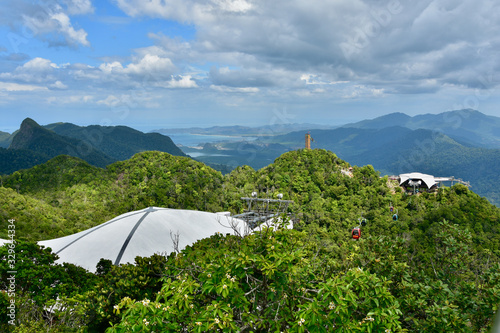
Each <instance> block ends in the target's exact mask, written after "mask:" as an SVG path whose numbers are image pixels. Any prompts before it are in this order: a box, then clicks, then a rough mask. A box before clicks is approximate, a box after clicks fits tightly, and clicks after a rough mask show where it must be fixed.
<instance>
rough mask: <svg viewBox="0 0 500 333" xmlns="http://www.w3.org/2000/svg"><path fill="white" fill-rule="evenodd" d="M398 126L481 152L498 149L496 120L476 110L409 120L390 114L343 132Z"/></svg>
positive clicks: (499, 135) (498, 124)
mask: <svg viewBox="0 0 500 333" xmlns="http://www.w3.org/2000/svg"><path fill="white" fill-rule="evenodd" d="M393 126H401V127H405V128H408V129H411V130H417V129H427V130H432V131H435V132H439V133H443V134H446V135H448V136H449V137H451V138H453V139H454V140H456V141H457V142H460V143H462V144H466V145H472V146H477V147H483V148H500V118H499V117H494V116H488V115H485V114H483V113H481V112H479V111H477V110H472V109H463V110H456V111H448V112H443V113H440V114H423V115H417V116H414V117H410V116H408V115H406V114H404V113H391V114H388V115H385V116H382V117H378V118H375V119H371V120H363V121H360V122H357V123H353V124H348V125H344V126H343V127H344V128H362V129H384V128H388V127H393Z"/></svg>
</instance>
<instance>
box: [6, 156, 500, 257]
mask: <svg viewBox="0 0 500 333" xmlns="http://www.w3.org/2000/svg"><path fill="white" fill-rule="evenodd" d="M348 168H349V164H348V163H346V162H345V161H343V160H341V159H339V158H338V157H337V156H336V155H335V154H333V153H331V152H329V151H326V150H311V151H305V150H297V151H292V152H288V153H285V154H283V155H282V156H280V157H279V158H278V159H276V161H275V162H274V163H273V164H271V165H269V166H268V167H265V168H263V169H260V170H258V171H255V170H253V169H252V168H250V167H238V168H236V169H235V170H233V171H232V172H231V173H230V174H227V175H225V176H222V175H221V174H220V173H219V172H217V171H215V170H213V169H211V168H210V167H208V166H206V165H204V164H202V163H200V162H196V161H194V160H191V159H189V158H186V157H178V156H172V155H169V154H166V153H160V152H144V153H140V154H136V155H135V156H134V157H133V158H132V159H130V160H126V161H122V162H116V163H113V164H111V165H109V166H108V167H107V168H106V169H99V168H95V167H93V166H91V165H89V164H87V163H86V162H84V161H82V160H80V159H77V158H73V157H69V156H59V157H56V158H55V159H52V160H50V161H49V162H47V163H45V164H42V165H39V166H36V167H34V168H31V169H28V170H21V171H18V172H14V173H13V174H12V175H9V176H4V177H3V178H2V183H3V188H0V189H1V190H2V191H3V192H4V194H5V195H3V196H2V199H0V200H3V203H2V204H0V207H3V210H2V213H3V214H4V216H11V217H19V221H20V222H19V223H20V225H22V224H23V223H25V224H26V229H25V231H20V233H19V235H20V236H21V235H24V236H26V238H29V239H36V240H41V239H49V238H53V237H59V236H62V235H68V234H71V233H74V232H77V231H82V230H84V229H86V228H88V227H90V226H94V225H96V224H100V223H103V222H105V221H107V220H109V219H111V218H113V217H114V216H116V215H119V214H122V213H125V212H128V211H132V210H137V209H142V208H145V207H149V206H160V207H169V208H183V209H195V210H204V211H212V212H216V211H226V210H229V211H232V212H233V213H240V212H242V211H243V209H244V208H245V207H244V205H243V203H242V202H241V200H240V197H242V196H248V195H249V194H250V193H251V192H253V191H255V190H257V191H259V192H260V193H261V195H262V196H268V197H275V196H276V195H277V194H278V193H283V195H284V198H285V199H290V200H293V201H294V204H293V206H292V210H293V213H294V214H295V216H296V217H297V218H298V220H299V221H300V224H299V226H300V225H302V226H306V225H308V224H311V223H313V224H317V225H320V226H324V227H328V228H331V229H332V230H333V231H332V232H334V233H335V234H336V237H337V238H339V239H340V238H344V237H347V236H348V232H349V230H350V228H352V227H353V226H354V225H355V224H357V221H358V218H360V216H361V215H363V216H364V217H366V218H367V219H369V220H370V221H372V223H370V225H369V226H367V227H366V233H367V234H371V233H375V234H391V233H396V234H404V233H414V232H415V231H416V230H420V231H421V232H423V233H425V232H427V231H429V230H432V228H434V227H435V225H436V223H437V222H439V221H442V220H443V219H447V220H449V221H450V222H453V223H458V224H460V225H463V226H464V227H468V228H470V229H471V230H475V231H477V233H475V235H474V239H475V242H476V244H477V245H478V246H483V247H487V248H490V249H491V250H492V251H494V252H495V253H497V252H498V253H499V254H500V252H499V251H500V250H499V249H500V242H499V240H500V236H499V235H498V232H497V228H498V223H499V217H500V213H499V212H500V210H499V209H498V208H496V207H495V206H493V205H491V204H489V203H488V201H487V200H485V199H483V198H481V197H480V196H478V195H477V194H475V193H473V192H472V191H469V190H467V188H465V187H463V186H455V187H453V188H451V189H450V188H445V189H442V190H440V192H439V193H438V195H434V194H426V193H423V194H422V195H420V196H407V195H406V194H404V193H403V192H402V191H401V190H400V189H399V187H398V186H397V184H396V183H391V182H390V181H388V180H387V178H380V177H379V173H377V172H376V171H375V170H374V169H373V168H372V167H371V166H365V167H354V168H353V177H352V178H351V177H348V176H346V175H345V174H343V173H342V170H344V172H345V170H347V169H348ZM27 198H30V200H32V202H34V203H35V202H39V203H40V207H46V209H38V208H36V204H35V206H31V205H28V207H25V206H24V205H25V203H27V202H28V201H25V200H27ZM391 203H392V205H393V206H394V207H396V208H397V209H398V210H399V215H400V219H399V221H398V222H394V221H392V219H391V216H392V214H391V213H390V212H389V206H390V205H391ZM45 211H47V212H50V214H49V216H50V217H49V216H45V215H44V214H45V213H44V212H45ZM41 221H45V222H41ZM2 222H3V223H6V222H5V220H4V221H2ZM1 227H2V226H0V229H1ZM19 228H20V230H23V229H22V228H23V227H22V226H20V227H19ZM429 228H430V229H429ZM1 230H7V229H6V228H4V229H1ZM419 234H420V232H419V233H417V234H416V235H419ZM1 236H2V235H1V234H0V237H1Z"/></svg>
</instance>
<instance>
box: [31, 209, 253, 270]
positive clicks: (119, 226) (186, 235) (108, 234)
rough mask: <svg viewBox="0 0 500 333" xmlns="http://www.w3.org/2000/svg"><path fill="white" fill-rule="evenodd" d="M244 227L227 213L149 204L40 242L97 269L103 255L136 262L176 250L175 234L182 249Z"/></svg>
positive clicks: (67, 258) (115, 260) (116, 261)
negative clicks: (233, 225)
mask: <svg viewBox="0 0 500 333" xmlns="http://www.w3.org/2000/svg"><path fill="white" fill-rule="evenodd" d="M235 222H236V223H237V226H238V228H240V230H242V229H243V227H244V222H243V221H241V220H237V219H233V218H231V217H229V216H227V214H216V213H207V212H200V211H193V210H178V209H168V208H158V207H149V208H145V209H142V210H138V211H134V212H129V213H125V214H123V215H120V216H117V217H115V218H114V219H112V220H110V221H108V222H105V223H103V224H101V225H98V226H95V227H93V228H90V229H88V230H85V231H82V232H79V233H76V234H73V235H70V236H66V237H61V238H56V239H51V240H46V241H40V242H38V244H40V245H44V246H46V247H50V248H52V252H53V253H56V254H57V255H58V256H59V259H58V262H59V263H63V262H68V263H73V264H75V265H78V266H81V267H83V268H85V269H87V270H89V271H91V272H95V269H96V265H97V263H98V262H99V260H100V259H101V258H104V259H110V260H111V261H112V262H113V264H115V265H118V264H123V263H127V262H128V263H133V262H134V260H135V257H137V256H141V257H149V256H151V255H153V254H155V253H162V254H165V253H166V254H168V253H171V252H173V251H174V250H175V249H174V241H173V240H172V237H171V234H172V235H176V234H178V235H179V242H178V249H179V251H180V250H182V249H183V248H185V247H186V246H188V245H192V244H194V243H195V242H196V241H198V240H200V239H203V238H207V237H210V236H212V235H214V234H216V233H223V234H226V233H231V234H234V230H233V229H232V228H231V227H230V224H231V223H233V224H234V223H235Z"/></svg>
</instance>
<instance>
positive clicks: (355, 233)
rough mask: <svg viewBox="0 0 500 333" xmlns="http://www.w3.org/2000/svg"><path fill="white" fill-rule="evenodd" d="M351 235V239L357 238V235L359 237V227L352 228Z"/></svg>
mask: <svg viewBox="0 0 500 333" xmlns="http://www.w3.org/2000/svg"><path fill="white" fill-rule="evenodd" d="M351 235H352V239H359V237H361V229H360V228H354V229H352V232H351Z"/></svg>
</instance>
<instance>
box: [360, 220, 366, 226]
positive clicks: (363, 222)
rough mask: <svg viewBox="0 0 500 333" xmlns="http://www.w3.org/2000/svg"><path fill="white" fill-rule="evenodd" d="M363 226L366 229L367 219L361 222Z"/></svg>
mask: <svg viewBox="0 0 500 333" xmlns="http://www.w3.org/2000/svg"><path fill="white" fill-rule="evenodd" d="M361 225H362V226H363V227H364V226H365V225H366V219H362V220H361Z"/></svg>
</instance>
